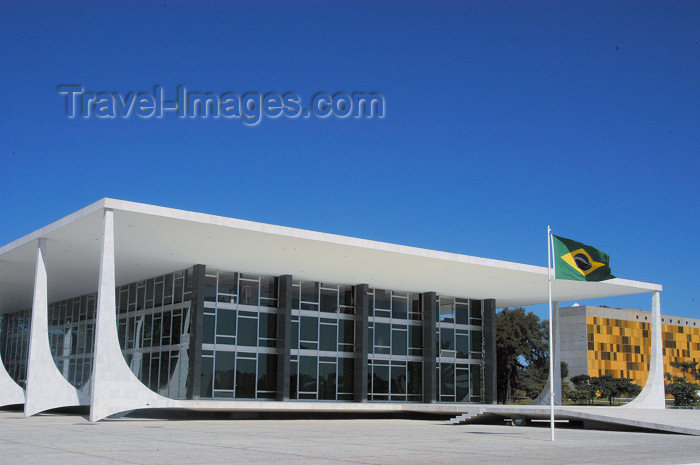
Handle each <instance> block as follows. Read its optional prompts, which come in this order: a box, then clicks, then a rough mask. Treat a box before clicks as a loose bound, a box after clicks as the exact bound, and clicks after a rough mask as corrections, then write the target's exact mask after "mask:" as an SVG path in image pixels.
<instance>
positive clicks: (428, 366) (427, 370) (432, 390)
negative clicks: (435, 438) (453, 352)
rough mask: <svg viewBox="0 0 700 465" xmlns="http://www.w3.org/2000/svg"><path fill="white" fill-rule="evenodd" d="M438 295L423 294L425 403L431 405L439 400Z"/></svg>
mask: <svg viewBox="0 0 700 465" xmlns="http://www.w3.org/2000/svg"><path fill="white" fill-rule="evenodd" d="M436 300H437V294H436V293H435V292H425V293H423V294H421V309H422V310H423V402H425V403H431V402H435V401H436V400H437V376H436V375H435V367H436V365H435V361H436V357H437V353H436V347H435V345H436V338H435V325H436V321H437V313H436V312H437V306H436V303H435V302H436Z"/></svg>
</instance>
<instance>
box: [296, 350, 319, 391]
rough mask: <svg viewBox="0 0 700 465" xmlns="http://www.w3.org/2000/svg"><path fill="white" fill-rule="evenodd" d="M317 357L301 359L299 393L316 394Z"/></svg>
mask: <svg viewBox="0 0 700 465" xmlns="http://www.w3.org/2000/svg"><path fill="white" fill-rule="evenodd" d="M316 360H317V358H316V357H303V356H302V357H299V391H305V392H316Z"/></svg>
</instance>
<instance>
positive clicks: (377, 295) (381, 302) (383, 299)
mask: <svg viewBox="0 0 700 465" xmlns="http://www.w3.org/2000/svg"><path fill="white" fill-rule="evenodd" d="M390 298H391V296H390V292H389V291H385V290H383V289H375V290H374V308H375V309H377V308H378V309H382V310H389V299H390Z"/></svg>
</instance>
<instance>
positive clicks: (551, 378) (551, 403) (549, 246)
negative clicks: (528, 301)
mask: <svg viewBox="0 0 700 465" xmlns="http://www.w3.org/2000/svg"><path fill="white" fill-rule="evenodd" d="M552 266H553V263H552V229H551V228H550V227H549V226H547V290H548V293H549V429H550V430H551V431H552V441H554V337H553V331H552Z"/></svg>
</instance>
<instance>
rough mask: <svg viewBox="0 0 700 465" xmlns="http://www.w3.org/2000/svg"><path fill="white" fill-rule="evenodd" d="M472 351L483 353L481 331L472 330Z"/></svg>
mask: <svg viewBox="0 0 700 465" xmlns="http://www.w3.org/2000/svg"><path fill="white" fill-rule="evenodd" d="M472 352H479V353H481V331H472Z"/></svg>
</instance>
